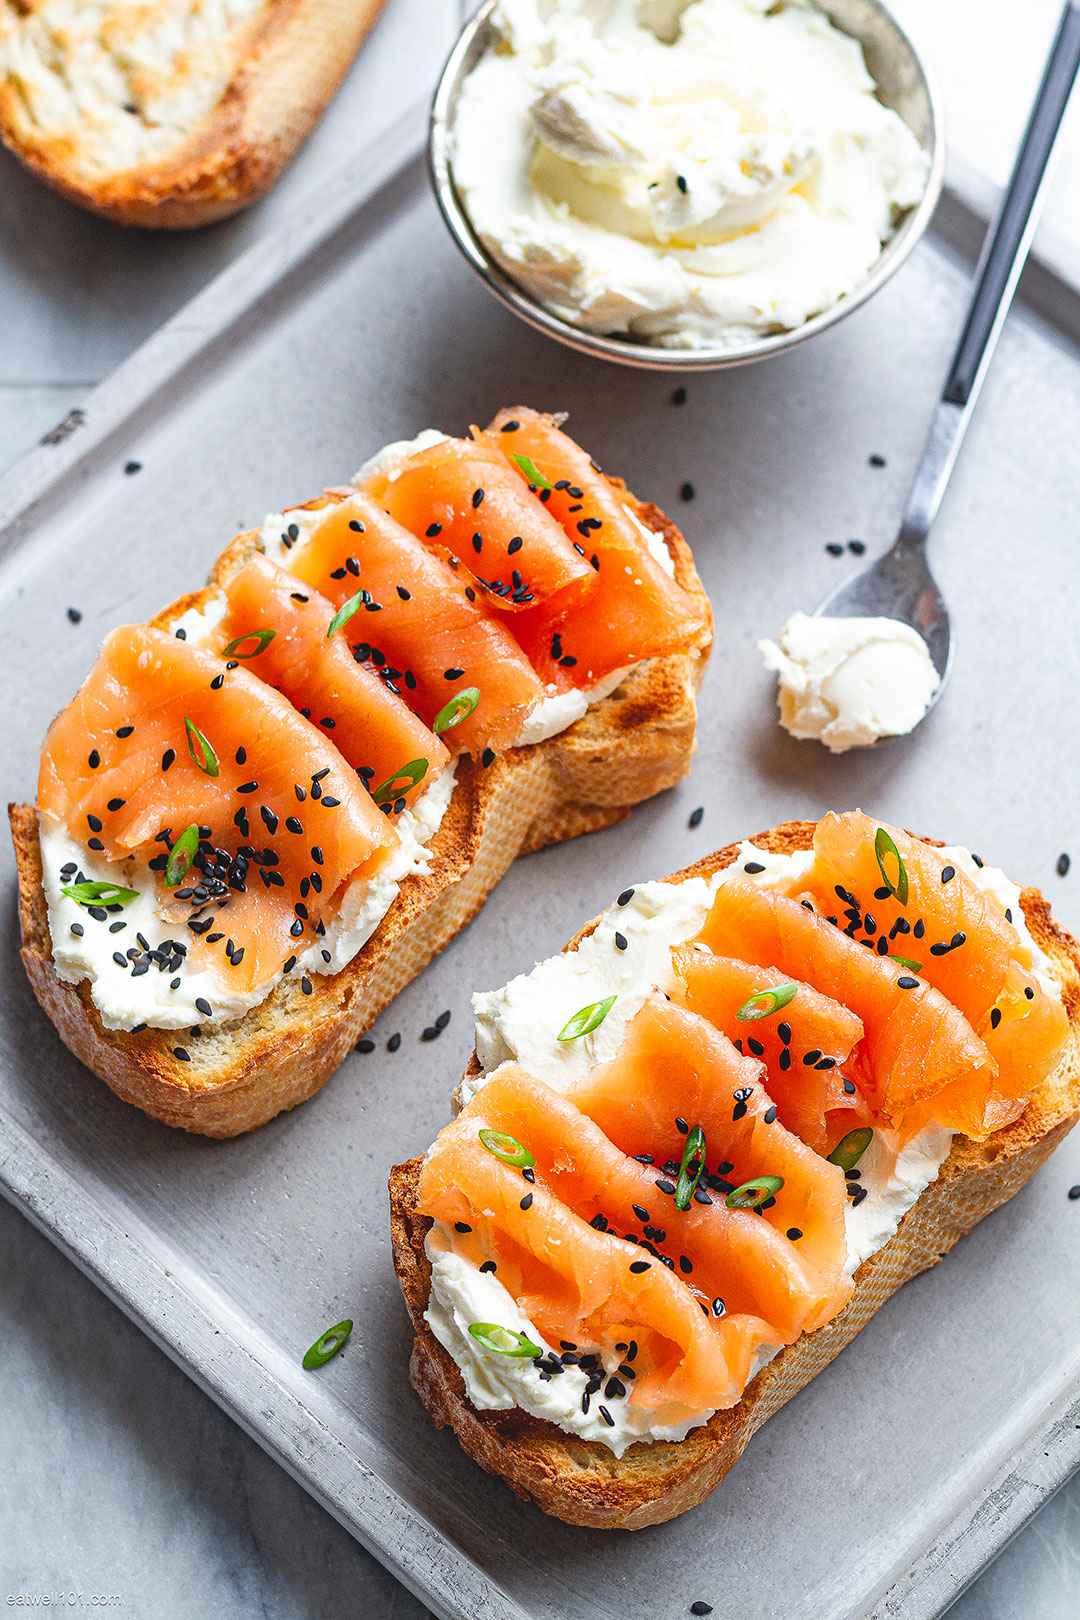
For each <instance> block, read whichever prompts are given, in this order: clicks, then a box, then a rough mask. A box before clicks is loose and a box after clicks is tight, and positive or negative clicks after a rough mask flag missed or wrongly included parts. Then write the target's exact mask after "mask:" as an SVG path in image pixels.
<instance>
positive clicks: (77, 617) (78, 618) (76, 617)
mask: <svg viewBox="0 0 1080 1620" xmlns="http://www.w3.org/2000/svg"><path fill="white" fill-rule="evenodd" d="M67 616H68V618H69V619H70V620H71V622H72V624H81V623H82V614H81V613H80V612H79V609H78V608H68V610H67Z"/></svg>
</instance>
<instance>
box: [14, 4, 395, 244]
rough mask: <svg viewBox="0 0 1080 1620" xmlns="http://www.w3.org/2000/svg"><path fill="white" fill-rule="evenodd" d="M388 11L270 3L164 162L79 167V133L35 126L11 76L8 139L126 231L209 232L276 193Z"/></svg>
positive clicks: (51, 181) (77, 199) (45, 176)
mask: <svg viewBox="0 0 1080 1620" xmlns="http://www.w3.org/2000/svg"><path fill="white" fill-rule="evenodd" d="M385 3H386V0H264V4H263V5H262V6H261V7H260V8H259V9H258V10H257V11H256V13H255V14H254V16H253V17H252V18H250V19H249V20H248V21H247V22H246V23H245V24H244V25H243V27H242V28H241V29H240V30H239V32H238V34H237V37H236V39H235V41H234V42H233V43H232V51H233V58H234V59H233V64H232V70H231V72H230V73H229V75H228V79H227V82H226V83H225V85H224V87H223V89H222V92H221V94H220V96H219V97H218V98H217V100H216V102H215V103H214V105H213V106H212V107H211V109H210V111H209V112H208V113H207V114H205V116H203V117H202V118H200V119H199V120H198V122H197V123H195V124H194V125H192V126H191V127H189V128H187V129H185V130H183V132H182V133H181V134H180V135H179V136H178V139H177V143H176V145H175V146H174V147H173V148H172V149H171V150H170V151H169V153H168V155H167V156H166V157H164V158H159V159H157V160H155V161H152V162H147V163H142V164H139V165H138V166H136V167H134V168H128V169H124V170H122V171H116V172H108V173H102V174H94V173H91V172H90V171H89V169H88V166H87V165H86V164H85V163H84V162H82V161H81V160H80V159H81V154H80V151H79V145H78V137H77V133H76V134H72V132H71V131H70V130H67V129H50V128H48V127H43V126H42V125H40V124H38V123H36V122H35V120H34V118H33V115H32V112H31V104H30V102H29V101H28V100H27V98H26V97H24V96H23V95H22V94H21V93H20V87H19V85H18V83H17V81H16V79H15V77H14V75H13V74H10V73H9V74H8V75H7V77H6V78H5V77H0V138H2V139H3V141H4V143H5V145H7V146H8V147H9V148H10V150H11V151H12V152H14V153H15V155H16V156H17V157H19V158H21V160H22V161H23V163H25V164H26V166H27V168H29V169H31V170H32V171H33V172H34V173H35V174H36V175H37V176H38V177H39V179H41V180H44V181H45V183H46V185H49V186H51V187H52V188H53V190H55V191H59V192H60V193H61V194H62V195H63V196H65V197H67V198H68V199H69V201H71V202H74V203H77V204H79V206H80V207H83V208H88V209H90V210H91V211H92V212H94V213H96V214H101V215H103V216H104V218H106V219H111V220H113V221H115V222H116V223H117V224H120V225H136V226H142V227H151V228H160V227H170V228H174V229H176V228H180V229H191V228H192V227H195V226H199V225H208V224H210V223H212V222H213V221H215V220H219V219H225V218H227V217H228V216H229V215H230V214H234V213H236V212H237V211H238V210H239V209H241V208H246V207H247V206H248V204H249V203H252V202H254V201H256V199H257V198H259V197H261V196H263V195H264V193H265V192H267V191H268V190H269V189H270V187H271V186H272V185H273V184H274V182H275V180H277V178H278V176H279V174H280V173H281V171H282V169H283V168H284V167H285V166H286V164H287V163H288V162H289V161H290V160H291V159H292V157H293V156H294V155H295V153H296V151H297V149H298V147H299V146H300V145H301V143H302V142H303V141H304V140H305V139H306V138H307V136H308V135H309V134H310V133H311V130H312V129H313V128H314V126H315V124H316V123H317V122H318V120H319V119H320V118H321V117H322V114H323V113H324V112H325V110H326V107H327V104H328V102H329V101H330V99H331V97H332V96H333V94H334V92H335V90H336V89H337V87H338V85H339V84H340V82H341V79H342V78H343V77H344V74H345V72H346V70H347V69H348V67H349V64H350V63H351V62H352V59H353V57H354V56H355V54H356V52H357V50H358V49H359V48H360V45H361V44H362V42H363V40H364V38H365V37H366V35H367V34H368V32H369V31H370V29H371V28H372V27H373V26H374V24H375V22H376V20H377V19H378V16H379V14H380V12H381V11H382V8H383V6H384V5H385ZM15 9H16V10H17V11H18V10H19V9H20V7H18V6H16V8H15ZM13 26H18V24H17V22H16V23H15V24H13Z"/></svg>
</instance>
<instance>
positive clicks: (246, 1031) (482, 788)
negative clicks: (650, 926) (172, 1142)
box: [8, 480, 711, 1137]
mask: <svg viewBox="0 0 1080 1620" xmlns="http://www.w3.org/2000/svg"><path fill="white" fill-rule="evenodd" d="M613 482H615V480H613ZM620 487H621V486H620ZM628 499H630V500H632V499H633V498H632V497H628ZM634 505H635V509H636V510H637V512H638V514H639V516H640V517H641V519H642V521H643V522H644V523H646V524H647V525H648V526H649V527H650V528H652V529H654V530H655V531H656V532H657V533H660V534H662V535H663V536H664V539H665V542H666V544H667V546H668V549H669V552H670V554H671V556H672V558H673V560H674V563H675V576H676V579H677V580H678V582H679V584H680V585H682V586H683V588H684V589H685V590H687V591H688V592H689V593H690V594H691V595H692V596H693V597H694V599H695V600H696V601H697V602H698V603H699V604H700V605H701V606H702V607H703V609H704V611H705V614H706V616H707V618H708V622H709V624H710V626H711V611H710V609H709V603H708V598H707V596H706V595H705V592H704V589H703V587H702V585H701V582H700V580H699V579H698V577H697V574H696V572H695V570H694V564H693V558H692V556H691V554H690V548H689V547H688V546H687V544H686V542H685V540H683V538H682V535H681V534H680V533H679V531H678V529H677V528H676V527H675V526H674V524H672V523H671V522H669V520H668V519H667V518H666V517H665V516H664V514H663V513H662V512H660V511H659V510H658V508H656V507H654V506H650V505H643V504H641V503H638V502H634ZM258 549H259V542H258V532H257V531H256V530H249V531H247V532H246V533H244V534H241V535H238V536H237V537H236V539H235V540H233V541H232V543H231V544H230V545H229V546H228V547H227V548H226V550H225V551H224V552H223V553H222V554H221V556H220V557H219V559H218V561H217V563H216V564H215V566H214V569H213V571H212V573H211V576H210V584H209V585H208V586H206V587H205V588H204V589H203V590H200V591H194V592H191V593H189V594H188V595H187V596H184V597H181V598H180V599H179V601H177V602H174V603H172V604H171V605H170V606H169V607H167V608H165V609H163V610H162V612H161V613H159V614H158V615H157V616H156V618H155V619H153V620H152V621H151V622H152V623H153V624H154V625H155V626H157V627H158V628H162V627H164V626H167V625H168V624H170V623H172V622H174V621H175V619H176V618H177V617H178V616H179V614H181V613H182V612H185V611H186V610H187V609H189V608H192V607H199V606H200V605H201V604H202V603H203V602H204V601H205V600H206V599H207V597H209V596H210V595H211V594H213V592H214V591H215V590H216V589H220V588H221V586H223V585H224V584H225V582H226V581H227V580H228V579H229V577H230V576H231V575H232V574H234V573H235V572H237V571H238V570H239V569H240V568H242V567H243V566H244V564H245V563H246V562H247V561H248V559H249V558H250V557H251V556H252V555H253V554H254V553H255V552H256V551H258ZM708 650H709V647H708V643H705V644H704V645H703V646H702V647H701V648H700V649H698V650H697V651H696V654H694V655H691V654H675V655H672V656H670V657H667V658H656V659H651V660H648V661H647V662H646V663H644V664H641V665H639V666H638V667H637V669H635V670H633V671H632V672H631V674H630V675H628V676H627V678H626V680H625V681H624V682H623V683H622V685H620V686H618V687H617V688H616V689H615V691H613V692H612V693H611V694H610V695H609V696H608V697H606V698H605V699H603V701H602V702H600V703H597V704H594V705H593V706H592V707H591V708H590V709H589V711H588V713H587V714H585V715H583V716H582V718H581V719H580V720H579V721H577V723H576V724H575V725H573V726H571V727H569V729H568V730H566V731H564V732H562V733H560V734H559V735H558V736H556V737H552V738H550V739H549V740H548V741H547V742H543V743H536V744H533V745H532V746H531V747H528V748H515V749H511V750H510V751H509V752H508V753H506V754H503V755H501V756H500V757H499V758H498V759H496V760H495V761H494V763H493V764H492V765H491V766H490V768H488V769H486V770H485V769H484V768H483V767H482V766H481V765H480V764H478V763H477V762H474V761H472V760H469V759H463V760H462V761H461V764H460V766H459V768H458V774H457V780H456V783H455V787H454V793H453V797H452V799H451V803H450V807H449V809H448V811H447V813H446V816H445V817H444V819H443V822H442V825H441V827H440V828H439V831H438V833H437V834H436V836H435V838H434V840H433V841H432V843H431V845H430V846H429V848H430V851H431V860H430V863H429V864H430V866H431V872H430V874H429V875H428V876H427V877H422V876H419V875H413V876H410V877H408V878H406V879H405V880H404V882H403V883H402V885H401V891H400V893H399V895H398V897H397V899H396V900H395V901H394V903H393V905H392V906H391V907H390V910H389V911H388V912H387V914H386V916H385V917H384V918H383V920H382V922H381V923H380V924H379V927H378V928H377V929H376V931H375V933H374V934H373V935H372V937H371V938H370V939H369V940H368V942H367V944H366V945H365V946H364V947H363V949H362V950H361V951H360V952H359V953H358V954H357V956H355V957H354V958H353V960H352V961H351V962H350V963H349V964H348V966H347V967H345V968H343V969H342V971H341V972H340V973H336V974H318V975H315V976H314V977H313V979H312V981H311V985H312V990H311V994H310V995H307V996H305V995H304V994H303V991H302V987H301V985H300V984H297V983H295V982H294V981H292V980H283V981H282V982H281V983H279V984H278V985H277V986H276V987H275V989H274V990H273V991H272V992H271V994H270V995H269V996H268V997H267V998H266V1000H265V1001H263V1002H261V1003H260V1004H259V1005H258V1006H257V1007H254V1008H252V1010H251V1011H250V1012H249V1013H247V1014H246V1015H245V1016H244V1017H243V1018H241V1019H240V1020H238V1021H237V1022H235V1023H232V1024H227V1025H222V1026H221V1027H220V1028H218V1029H214V1028H212V1027H210V1026H204V1033H203V1034H201V1035H198V1036H193V1037H188V1036H186V1035H185V1037H184V1043H183V1045H184V1049H185V1050H186V1051H187V1052H188V1054H189V1061H183V1060H181V1059H178V1058H177V1057H176V1056H175V1052H174V1048H175V1046H176V1041H177V1037H176V1033H175V1032H170V1031H168V1030H160V1029H147V1030H143V1031H142V1032H140V1033H139V1034H130V1033H128V1032H127V1031H123V1030H111V1029H106V1028H105V1026H104V1025H103V1024H102V1021H101V1018H100V1015H99V1013H98V1010H97V1008H96V1007H95V1005H94V1002H93V1000H92V998H91V995H90V987H89V984H88V983H87V982H86V981H85V980H84V981H82V982H81V983H79V984H77V985H73V984H68V983H65V982H64V981H62V980H61V979H59V978H57V976H56V973H55V971H54V969H53V964H52V942H51V939H50V937H49V924H48V910H47V906H46V902H45V896H44V893H43V891H42V870H41V850H40V844H39V839H38V818H37V811H36V809H35V808H34V806H33V805H30V804H13V805H9V807H8V814H9V817H10V821H11V830H12V837H13V839H14V843H15V854H16V860H17V863H18V871H19V914H20V920H21V924H22V959H23V963H24V965H25V967H26V971H27V974H28V976H29V978H30V983H31V984H32V985H33V988H34V993H35V995H36V996H37V998H38V1001H39V1002H40V1003H41V1005H42V1007H44V1009H45V1011H46V1012H47V1013H48V1015H49V1017H50V1018H51V1019H52V1021H53V1023H54V1024H55V1025H56V1027H57V1029H58V1031H59V1032H60V1035H61V1038H62V1039H63V1041H64V1043H65V1045H67V1046H68V1047H69V1048H70V1049H71V1051H72V1052H74V1053H75V1055H76V1057H78V1058H79V1059H80V1060H81V1061H82V1062H83V1063H85V1064H86V1066H87V1068H89V1069H92V1070H93V1071H94V1073H95V1074H96V1075H98V1076H99V1077H100V1078H101V1079H102V1080H104V1081H105V1083H106V1084H107V1085H108V1086H110V1087H111V1088H112V1090H113V1091H115V1092H116V1094H117V1095H118V1096H120V1097H123V1098H124V1100H125V1101H126V1102H131V1103H134V1104H135V1105H136V1107H138V1108H141V1109H142V1110H143V1111H144V1112H145V1113H147V1114H150V1115H151V1116H152V1117H153V1118H154V1119H158V1120H161V1121H162V1122H163V1123H164V1124H166V1125H176V1126H180V1127H182V1128H183V1129H185V1130H189V1131H194V1132H197V1133H198V1134H200V1135H204V1136H218V1137H228V1136H237V1135H239V1134H240V1133H241V1132H243V1131H250V1130H254V1129H256V1128H257V1127H258V1126H259V1125H263V1124H265V1123H266V1121H267V1120H269V1119H272V1118H273V1117H274V1115H275V1114H278V1113H280V1112H281V1111H282V1110H283V1109H286V1108H293V1107H295V1106H296V1104H297V1103H300V1102H303V1101H304V1100H305V1099H306V1098H307V1097H310V1096H311V1095H312V1094H313V1093H314V1092H316V1091H318V1090H319V1088H320V1086H322V1085H323V1084H324V1082H325V1081H326V1080H327V1079H328V1078H329V1077H330V1075H331V1074H333V1072H334V1070H335V1069H336V1068H338V1066H339V1065H340V1064H341V1063H342V1061H343V1060H344V1058H345V1057H346V1056H347V1055H348V1053H349V1051H350V1050H351V1049H352V1047H353V1046H354V1045H355V1043H356V1041H357V1040H358V1039H359V1038H360V1036H361V1035H362V1034H363V1033H364V1031H365V1030H366V1029H368V1028H369V1027H370V1026H371V1024H372V1023H373V1022H374V1021H375V1019H376V1018H377V1017H378V1015H379V1013H380V1012H381V1011H382V1009H383V1008H384V1007H385V1006H387V1005H388V1004H389V1002H391V1001H392V1000H393V998H394V997H395V996H396V995H397V994H398V993H399V992H400V991H401V990H403V989H404V988H405V986H406V985H407V984H409V983H410V982H411V981H412V980H413V979H414V978H415V977H416V975H417V974H418V973H419V972H420V970H421V969H422V968H423V967H425V966H426V965H427V963H428V962H429V961H430V960H431V958H432V957H433V956H435V955H436V954H437V953H438V952H439V951H441V950H442V949H443V947H444V946H445V945H447V944H448V943H449V941H450V940H451V939H453V937H454V935H455V934H457V933H458V932H459V931H460V930H461V929H462V928H463V927H464V926H465V924H466V923H467V922H469V921H470V920H471V919H472V918H473V917H474V916H475V915H476V913H477V912H478V911H479V910H480V907H481V906H482V905H483V903H484V900H485V899H486V898H487V895H488V894H489V893H490V892H491V890H492V889H493V888H494V886H495V884H496V883H497V882H498V880H499V879H500V878H501V877H502V875H503V873H504V872H505V871H506V870H507V868H508V867H509V866H510V864H511V862H512V861H513V860H514V859H515V858H516V857H517V856H518V855H524V854H528V853H530V852H531V851H533V850H537V849H541V848H543V847H544V845H546V844H554V843H561V842H563V841H564V840H565V839H568V838H574V837H577V835H578V834H579V833H585V832H593V831H596V830H598V829H600V828H602V827H608V826H611V825H612V824H613V823H614V822H617V821H622V820H624V819H625V818H626V816H628V815H629V813H630V807H631V806H632V805H634V804H637V803H639V802H640V801H641V800H643V799H648V798H651V797H652V796H653V795H654V794H656V793H660V792H662V791H663V790H664V789H665V788H668V787H672V786H674V784H675V783H676V782H678V781H679V780H680V779H681V778H682V777H683V776H685V774H686V772H687V771H688V770H689V768H690V761H691V759H692V757H693V753H694V746H695V744H694V732H695V724H696V719H697V705H696V695H697V689H698V687H699V686H700V684H701V679H702V676H703V674H704V671H705V665H706V662H707V655H708Z"/></svg>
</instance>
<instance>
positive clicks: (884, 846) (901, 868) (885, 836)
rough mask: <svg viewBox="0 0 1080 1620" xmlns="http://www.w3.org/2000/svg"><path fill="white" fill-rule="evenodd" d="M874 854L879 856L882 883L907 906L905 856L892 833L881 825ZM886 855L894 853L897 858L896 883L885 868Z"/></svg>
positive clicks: (876, 834)
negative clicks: (898, 847)
mask: <svg viewBox="0 0 1080 1620" xmlns="http://www.w3.org/2000/svg"><path fill="white" fill-rule="evenodd" d="M874 854H875V855H876V856H877V864H878V871H879V872H880V873H881V881H882V883H884V885H885V887H886V888H887V889H888V891H889V893H890V894H892V895H895V896H896V898H897V900H899V902H900V904H901V905H902V906H906V905H907V903H908V875H907V867H906V866H905V865H904V859H903V856H902V855H901V854H900V851H899V850H898V849H897V847H896V844H895V843H894V841H893V838H892V836H891V834H889V833H887V832H886V831H885V828H884V827H879V828H878V830H877V832H876V833H875V834H874ZM886 855H892V856H893V857H894V858H895V860H896V882H895V883H894V882H893V880H892V878H891V877H890V876H889V874H888V872H886V870H885V857H886Z"/></svg>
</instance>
